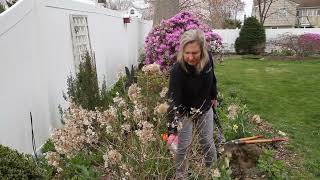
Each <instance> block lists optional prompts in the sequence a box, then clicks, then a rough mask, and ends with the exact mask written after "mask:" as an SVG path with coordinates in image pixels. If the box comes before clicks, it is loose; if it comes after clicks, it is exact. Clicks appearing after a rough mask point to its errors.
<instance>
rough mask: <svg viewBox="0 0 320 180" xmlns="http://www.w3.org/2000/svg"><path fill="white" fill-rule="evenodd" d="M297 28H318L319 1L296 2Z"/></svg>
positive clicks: (304, 0) (319, 20) (300, 0)
mask: <svg viewBox="0 0 320 180" xmlns="http://www.w3.org/2000/svg"><path fill="white" fill-rule="evenodd" d="M296 1H297V3H299V6H298V7H297V21H296V26H297V27H320V0H296Z"/></svg>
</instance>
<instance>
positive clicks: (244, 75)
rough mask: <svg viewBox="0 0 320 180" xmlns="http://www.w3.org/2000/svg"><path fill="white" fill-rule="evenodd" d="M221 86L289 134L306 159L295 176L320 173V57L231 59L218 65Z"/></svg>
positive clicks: (312, 176) (293, 147) (294, 147)
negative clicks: (306, 58) (279, 59)
mask: <svg viewBox="0 0 320 180" xmlns="http://www.w3.org/2000/svg"><path fill="white" fill-rule="evenodd" d="M216 74H217V79H218V83H219V89H220V90H221V91H222V92H223V93H227V92H230V91H236V92H239V93H240V94H241V95H243V97H245V103H246V104H247V106H248V107H249V109H250V110H251V111H252V112H254V113H256V114H259V115H260V116H261V117H262V118H263V119H264V120H266V121H268V122H270V123H271V124H272V125H273V126H274V127H275V128H277V129H279V130H281V131H284V132H286V133H287V134H288V135H289V137H290V146H288V148H290V149H291V150H292V151H293V152H295V153H298V155H300V157H301V158H302V159H303V160H302V161H300V160H299V159H297V163H298V164H299V167H300V168H297V169H291V170H290V172H291V174H292V175H293V176H294V177H295V178H296V179H319V178H320V140H319V139H320V60H308V61H271V60H268V61H267V60H254V59H241V58H237V59H232V58H231V59H228V60H225V61H224V62H223V63H222V64H219V65H217V67H216Z"/></svg>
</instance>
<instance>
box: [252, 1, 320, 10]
mask: <svg viewBox="0 0 320 180" xmlns="http://www.w3.org/2000/svg"><path fill="white" fill-rule="evenodd" d="M261 1H264V0H261ZM274 1H276V0H274ZM288 1H293V2H295V3H297V4H299V6H298V7H300V8H301V7H320V0H288ZM253 4H254V6H256V5H258V1H257V0H254V1H253Z"/></svg>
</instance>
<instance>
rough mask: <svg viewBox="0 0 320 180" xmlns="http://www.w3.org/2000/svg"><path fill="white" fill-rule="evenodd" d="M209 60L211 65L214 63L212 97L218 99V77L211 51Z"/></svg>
mask: <svg viewBox="0 0 320 180" xmlns="http://www.w3.org/2000/svg"><path fill="white" fill-rule="evenodd" d="M209 61H210V63H211V65H212V74H213V78H212V90H211V97H212V99H217V96H218V90H217V78H216V75H215V73H214V63H213V58H212V54H211V53H210V52H209Z"/></svg>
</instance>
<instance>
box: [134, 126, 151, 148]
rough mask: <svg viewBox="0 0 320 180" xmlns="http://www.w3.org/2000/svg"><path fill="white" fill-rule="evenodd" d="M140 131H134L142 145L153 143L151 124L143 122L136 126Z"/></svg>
mask: <svg viewBox="0 0 320 180" xmlns="http://www.w3.org/2000/svg"><path fill="white" fill-rule="evenodd" d="M138 125H139V126H140V127H142V129H140V130H136V131H135V133H136V135H137V136H138V137H139V140H140V142H141V143H142V144H147V143H148V142H150V141H155V137H154V131H153V127H154V126H153V124H151V123H149V122H147V121H143V122H141V123H139V124H138Z"/></svg>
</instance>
